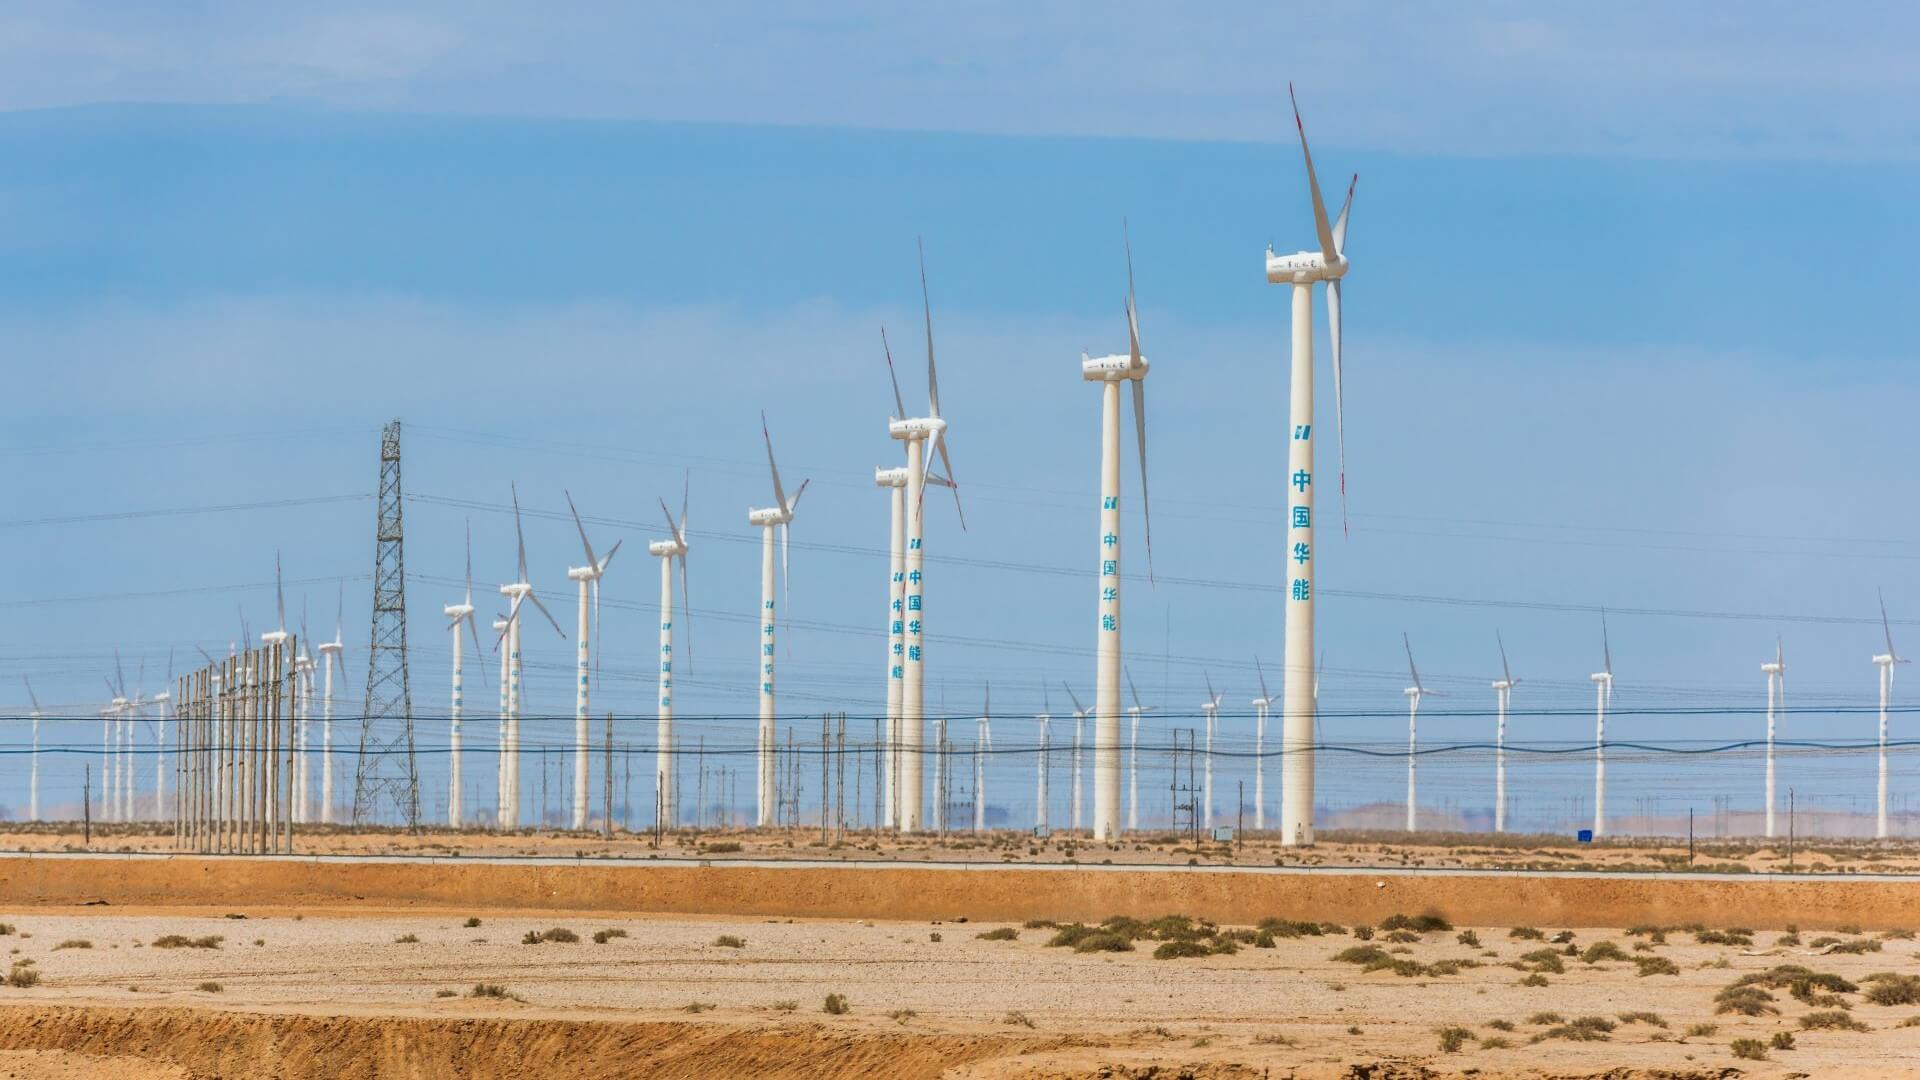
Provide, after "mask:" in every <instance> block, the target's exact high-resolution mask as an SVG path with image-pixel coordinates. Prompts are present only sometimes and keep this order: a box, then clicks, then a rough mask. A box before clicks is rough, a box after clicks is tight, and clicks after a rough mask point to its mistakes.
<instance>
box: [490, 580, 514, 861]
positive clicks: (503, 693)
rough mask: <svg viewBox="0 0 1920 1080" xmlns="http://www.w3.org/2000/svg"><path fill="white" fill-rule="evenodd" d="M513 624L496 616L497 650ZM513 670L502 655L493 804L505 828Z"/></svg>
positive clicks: (503, 616) (494, 628)
mask: <svg viewBox="0 0 1920 1080" xmlns="http://www.w3.org/2000/svg"><path fill="white" fill-rule="evenodd" d="M512 626H513V623H511V622H509V621H507V617H506V616H505V615H499V616H496V617H495V618H494V620H493V633H494V641H495V642H496V644H495V646H494V648H495V649H496V650H498V649H499V645H498V644H497V643H498V642H501V641H505V640H506V639H507V631H508V629H510V628H511V627H512ZM512 671H513V665H512V664H511V663H509V662H508V660H507V657H505V656H502V657H501V658H500V714H499V727H498V730H497V731H496V732H495V733H494V744H493V745H494V755H493V757H494V778H493V805H494V819H495V820H496V821H497V822H498V823H499V824H500V826H501V827H503V828H504V827H505V826H506V824H507V721H508V720H509V719H511V718H512V716H513V698H512V694H511V692H510V687H509V685H508V681H509V676H510V675H511V673H512Z"/></svg>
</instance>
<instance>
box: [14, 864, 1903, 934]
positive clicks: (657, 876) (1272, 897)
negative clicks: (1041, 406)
mask: <svg viewBox="0 0 1920 1080" xmlns="http://www.w3.org/2000/svg"><path fill="white" fill-rule="evenodd" d="M100 901H104V902H106V903H108V904H110V905H115V906H162V907H172V906H177V907H224V908H228V909H233V908H238V907H245V906H248V905H254V906H262V905H264V906H275V907H301V908H309V909H335V910H343V909H344V910H355V909H389V910H391V909H418V910H549V911H603V912H636V913H640V912H644V913H658V914H686V915H745V916H791V917H822V918H871V919H944V918H954V917H958V916H963V915H964V916H967V917H969V918H973V919H976V920H980V919H989V920H1002V921H1017V920H1022V919H1038V918H1044V919H1061V920H1066V919H1081V920H1098V919H1101V918H1104V917H1106V916H1108V915H1112V914H1115V913H1125V914H1132V915H1158V914H1163V913H1167V912H1180V913H1183V914H1187V915H1192V916H1195V917H1199V918H1206V919H1213V920H1215V921H1218V922H1222V923H1234V924H1243V925H1244V924H1248V923H1252V922H1255V921H1257V920H1259V919H1261V918H1264V917H1266V916H1269V915H1275V914H1284V915H1286V916H1288V917H1291V918H1302V919H1313V920H1327V921H1332V922H1339V923H1355V922H1373V921H1378V920H1379V919H1381V918H1384V917H1385V916H1387V915H1390V914H1392V913H1394V912H1397V911H1401V912H1419V911H1428V910H1433V911H1438V912H1441V913H1444V914H1445V915H1446V916H1447V917H1448V918H1450V919H1452V920H1454V921H1455V922H1460V923H1467V924H1471V925H1478V926H1520V925H1543V926H1544V925H1577V926H1608V925H1610V926H1630V925H1634V924H1636V923H1667V924H1675V923H1690V922H1696V921H1703V920H1704V921H1710V922H1713V923H1715V924H1719V925H1744V926H1755V927H1778V926H1782V925H1785V924H1789V923H1793V924H1798V925H1799V926H1802V927H1805V928H1810V929H1814V928H1817V929H1834V928H1841V927H1846V926H1850V925H1857V926H1865V927H1871V928H1875V929H1888V928H1895V927H1906V928H1920V885H1916V884H1914V883H1912V882H1902V881H1874V880H1867V879H1861V878H1840V879H1836V880H1833V881H1788V880H1770V879H1765V878H1752V877H1729V878H1725V879H1705V880H1700V879H1689V880H1667V879H1659V878H1651V877H1636V876H1626V875H1622V876H1620V877H1617V878H1615V877H1580V876H1552V875H1525V874H1517V873H1502V874H1458V875H1382V874H1376V873H1371V872H1355V871H1339V870H1321V871H1315V872H1312V873H1301V874H1275V873H1261V872H1257V871H1248V870H1232V869H1214V868H1201V869H1186V868H1176V869H1152V870H1132V869H1128V870H1112V869H1100V868H1093V867H1086V868H1078V869H1047V870H1041V869H1025V868H1011V867H1009V868H991V869H988V868H979V869H959V868H924V867H911V866H900V867H871V866H865V867H776V866H765V865H757V866H754V865H739V864H727V863H724V862H718V863H714V864H711V865H697V864H696V865H689V864H679V863H676V864H662V863H624V864H614V863H607V862H596V861H592V860H583V861H581V862H578V863H574V864H568V865H552V864H539V863H502V862H456V861H448V862H435V863H424V862H343V861H325V862H320V861H315V862H306V861H299V860H264V859H246V858H239V857H227V858H201V857H192V856H175V857H157V856H156V857H135V858H124V859H68V858H59V857H47V856H33V855H18V856H6V857H0V903H5V904H8V905H12V906H16V907H18V906H24V905H47V906H75V905H81V904H88V903H97V902H100Z"/></svg>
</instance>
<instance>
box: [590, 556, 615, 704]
mask: <svg viewBox="0 0 1920 1080" xmlns="http://www.w3.org/2000/svg"><path fill="white" fill-rule="evenodd" d="M607 558H609V559H611V558H613V556H612V555H611V554H609V555H608V556H607ZM592 645H593V685H594V686H595V687H598V686H599V685H600V654H601V653H603V652H606V651H607V650H606V647H605V644H604V643H603V642H601V640H600V579H599V578H594V579H593V642H592Z"/></svg>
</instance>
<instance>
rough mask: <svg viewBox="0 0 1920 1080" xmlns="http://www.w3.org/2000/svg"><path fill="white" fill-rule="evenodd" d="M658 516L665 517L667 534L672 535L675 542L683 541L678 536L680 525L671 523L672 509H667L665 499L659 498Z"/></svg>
mask: <svg viewBox="0 0 1920 1080" xmlns="http://www.w3.org/2000/svg"><path fill="white" fill-rule="evenodd" d="M660 516H661V517H664V518H666V519H667V535H668V536H671V537H673V542H674V543H676V544H680V543H685V541H683V540H682V539H681V538H680V527H679V526H677V525H675V524H674V523H673V511H671V510H669V509H667V500H665V499H661V500H660Z"/></svg>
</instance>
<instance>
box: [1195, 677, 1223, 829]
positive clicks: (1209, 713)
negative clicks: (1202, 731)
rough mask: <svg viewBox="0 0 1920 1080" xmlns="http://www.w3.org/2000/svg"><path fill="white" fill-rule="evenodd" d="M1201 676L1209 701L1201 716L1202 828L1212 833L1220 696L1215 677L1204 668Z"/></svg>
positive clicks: (1202, 706)
mask: <svg viewBox="0 0 1920 1080" xmlns="http://www.w3.org/2000/svg"><path fill="white" fill-rule="evenodd" d="M1200 675H1201V677H1202V678H1204V679H1206V680H1207V701H1206V704H1204V705H1201V706H1200V714H1201V715H1202V716H1203V717H1205V718H1206V725H1207V757H1206V762H1205V766H1206V767H1205V768H1204V769H1203V770H1201V773H1202V777H1203V779H1202V780H1201V799H1202V800H1203V801H1204V802H1205V803H1206V807H1205V809H1204V811H1203V813H1202V815H1201V816H1202V818H1203V820H1202V823H1201V828H1204V829H1206V830H1207V831H1209V832H1211V831H1212V830H1213V733H1214V728H1215V727H1217V726H1218V720H1219V717H1220V695H1219V694H1216V693H1214V692H1213V676H1211V675H1208V674H1207V673H1206V670H1205V669H1204V668H1203V669H1201V672H1200Z"/></svg>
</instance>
